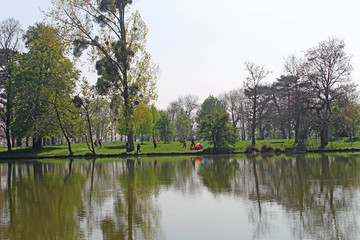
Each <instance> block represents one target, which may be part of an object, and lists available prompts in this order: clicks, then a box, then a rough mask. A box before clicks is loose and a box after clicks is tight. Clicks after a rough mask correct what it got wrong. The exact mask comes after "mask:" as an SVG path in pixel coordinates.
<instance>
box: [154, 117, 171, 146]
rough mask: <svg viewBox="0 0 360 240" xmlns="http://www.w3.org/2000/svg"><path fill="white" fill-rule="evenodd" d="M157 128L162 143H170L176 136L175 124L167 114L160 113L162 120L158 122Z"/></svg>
mask: <svg viewBox="0 0 360 240" xmlns="http://www.w3.org/2000/svg"><path fill="white" fill-rule="evenodd" d="M156 128H157V130H158V131H159V135H160V138H161V140H162V141H164V142H166V143H168V142H170V141H171V140H172V139H173V138H174V135H175V127H174V123H173V122H172V121H171V118H170V116H169V114H168V113H167V112H164V111H160V118H159V120H158V121H157V122H156Z"/></svg>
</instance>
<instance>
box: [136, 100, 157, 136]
mask: <svg viewBox="0 0 360 240" xmlns="http://www.w3.org/2000/svg"><path fill="white" fill-rule="evenodd" d="M133 117H134V120H133V124H134V129H135V133H137V134H140V136H141V142H143V141H144V138H143V136H144V135H150V134H151V133H152V129H153V115H152V114H151V109H150V108H149V107H147V106H144V105H139V106H137V108H136V110H135V112H134V116H133Z"/></svg>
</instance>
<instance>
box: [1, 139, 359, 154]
mask: <svg viewBox="0 0 360 240" xmlns="http://www.w3.org/2000/svg"><path fill="white" fill-rule="evenodd" d="M134 144H135V145H136V144H137V143H134ZM204 144H205V148H204V149H203V150H200V151H190V150H189V148H190V142H187V148H182V144H181V143H179V142H171V143H162V142H158V144H157V148H156V149H154V146H153V144H152V142H144V143H143V144H141V152H139V153H138V154H137V153H136V150H135V151H133V152H130V153H127V152H126V147H125V143H124V142H109V143H103V145H102V148H101V149H96V154H97V155H98V156H119V155H120V156H133V155H134V154H135V155H136V154H137V155H146V154H148V155H151V154H175V155H178V154H198V153H199V152H200V153H201V152H203V151H205V152H206V150H207V149H209V148H212V147H213V146H212V145H211V144H209V143H207V142H204ZM249 145H251V141H239V142H237V143H236V145H235V146H233V147H232V151H233V152H235V153H243V152H245V150H246V148H247V147H248V146H249ZM263 146H266V147H270V148H273V149H276V148H278V149H279V150H281V151H284V150H289V149H290V150H291V149H294V148H295V143H294V140H293V139H291V140H283V139H272V140H257V141H256V145H255V147H256V148H257V149H259V150H260V149H261V148H262V147H263ZM319 146H320V140H319V139H308V141H307V150H318V149H319ZM348 149H360V140H359V139H356V141H350V140H349V139H348V138H341V139H336V140H333V141H331V142H329V144H328V146H327V147H326V150H348ZM72 150H73V152H74V157H80V156H86V155H90V151H89V150H88V148H87V145H86V144H72ZM68 156H69V150H68V146H67V145H58V146H44V147H43V151H41V152H34V151H33V150H32V148H31V147H19V148H13V151H12V152H11V153H8V152H7V148H5V147H1V148H0V159H2V158H3V159H4V158H17V159H21V158H29V157H30V158H42V157H49V158H52V157H68Z"/></svg>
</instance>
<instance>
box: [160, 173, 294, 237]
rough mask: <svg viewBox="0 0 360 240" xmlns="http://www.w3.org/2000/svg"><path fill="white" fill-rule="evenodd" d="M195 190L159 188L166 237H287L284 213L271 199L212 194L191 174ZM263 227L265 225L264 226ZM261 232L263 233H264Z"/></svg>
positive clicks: (289, 235) (286, 221)
mask: <svg viewBox="0 0 360 240" xmlns="http://www.w3.org/2000/svg"><path fill="white" fill-rule="evenodd" d="M192 178H193V181H192V183H193V185H195V186H192V188H196V189H197V191H196V192H193V191H191V187H190V189H189V191H188V192H184V191H182V192H179V191H178V189H175V188H174V187H173V188H171V189H168V190H167V191H165V190H163V191H162V192H161V194H160V196H159V198H158V205H159V207H160V208H161V212H162V227H163V230H164V232H165V237H166V239H171V240H177V239H179V240H183V239H207V240H208V239H227V240H228V239H291V238H292V236H291V232H290V231H289V227H288V226H286V225H288V217H286V213H284V211H283V209H282V208H281V207H279V206H278V205H277V204H275V203H262V205H261V207H262V213H261V214H262V218H263V219H266V220H265V221H263V222H265V223H264V224H263V223H262V219H261V218H260V217H259V212H258V206H257V202H252V201H250V200H248V199H244V198H240V197H234V196H231V195H214V194H212V193H210V192H209V191H208V190H207V188H206V187H205V186H204V185H202V184H201V181H200V177H199V176H198V175H197V174H192ZM264 228H267V229H264ZM264 233H267V234H266V235H264Z"/></svg>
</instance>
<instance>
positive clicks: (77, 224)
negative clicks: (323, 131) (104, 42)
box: [0, 155, 360, 240]
mask: <svg viewBox="0 0 360 240" xmlns="http://www.w3.org/2000/svg"><path fill="white" fill-rule="evenodd" d="M359 160H360V158H358V157H356V156H351V155H344V156H339V155H337V156H334V155H299V156H295V157H271V156H270V157H255V156H251V157H249V158H246V157H245V156H241V155H240V156H231V157H224V156H222V157H219V156H216V157H205V158H204V161H201V162H196V161H195V159H194V158H190V157H177V158H170V157H167V158H157V159H155V158H142V159H127V160H119V159H112V160H99V159H96V160H95V159H93V160H76V159H74V160H69V161H64V160H61V161H59V160H53V161H36V162H31V163H30V162H29V163H9V164H5V163H4V164H0V173H1V178H0V239H120V240H121V239H128V240H132V239H166V236H167V235H168V234H167V231H168V229H164V228H163V226H164V221H163V219H162V215H163V206H162V205H161V204H159V200H158V199H159V198H160V197H161V196H162V195H163V194H164V193H167V192H170V191H176V192H180V193H181V195H179V200H178V201H179V202H181V201H183V200H186V199H189V198H192V197H193V196H197V195H199V194H201V193H202V192H204V191H206V192H208V193H209V195H210V196H214V198H218V199H222V201H227V200H228V199H235V200H236V201H238V203H239V204H238V205H241V204H243V206H242V207H243V209H244V213H245V214H247V219H248V223H249V224H250V225H251V226H252V228H249V229H247V231H251V233H250V235H251V237H252V238H253V239H262V238H264V236H266V238H270V239H272V237H271V236H272V235H273V233H274V231H276V229H280V228H287V229H288V231H289V232H290V233H291V236H292V237H293V238H294V239H304V238H307V239H356V238H357V237H358V232H357V231H358V230H357V229H360V228H359V223H358V220H359V217H358V214H357V213H358V212H359V205H358V203H357V201H358V199H357V198H358V195H359V176H360V175H359V171H360V169H359V164H358V162H359ZM181 196H183V198H181ZM208 200H209V201H211V199H208ZM175 204H176V203H175ZM225 205H226V204H225ZM274 209H276V210H274ZM176 210H178V211H182V209H174V211H176ZM208 211H211V209H208ZM193 214H197V213H193ZM241 214H242V213H241ZM280 215H281V217H284V218H285V219H286V224H285V225H281V226H279V225H278V224H279V222H281V221H279V220H278V218H280ZM190 217H191V216H190ZM200 217H201V216H200ZM205 217H206V216H205ZM204 220H205V219H204ZM220 224H221V223H220ZM224 224H225V223H224ZM218 229H219V231H221V229H222V228H221V226H218ZM233 237H234V239H237V237H238V236H233Z"/></svg>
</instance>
